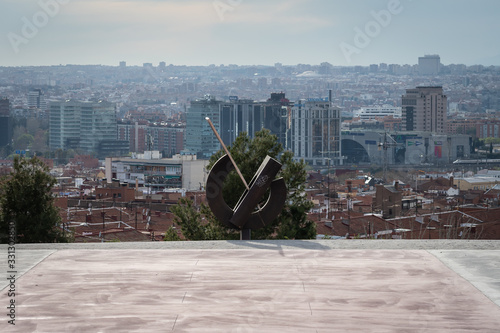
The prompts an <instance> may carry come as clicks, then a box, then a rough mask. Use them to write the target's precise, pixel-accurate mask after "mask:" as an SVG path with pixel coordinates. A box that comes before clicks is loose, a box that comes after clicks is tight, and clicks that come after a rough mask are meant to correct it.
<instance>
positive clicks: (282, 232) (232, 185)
mask: <svg viewBox="0 0 500 333" xmlns="http://www.w3.org/2000/svg"><path fill="white" fill-rule="evenodd" d="M228 149H229V151H230V153H231V155H232V157H233V159H234V160H235V163H236V164H237V165H238V167H239V169H240V170H241V173H242V174H243V177H244V178H245V180H246V181H247V183H248V182H249V181H250V180H251V179H252V177H253V175H254V174H255V172H256V171H257V170H258V168H259V166H260V164H261V163H262V161H263V160H264V158H265V157H266V155H269V156H270V157H272V158H275V159H277V160H278V161H279V162H280V163H281V164H282V169H281V171H280V173H279V174H278V176H277V177H283V179H284V180H285V183H286V186H287V190H288V195H287V200H286V203H285V205H284V207H283V209H282V211H281V214H280V215H279V216H278V217H277V218H276V219H275V220H274V221H272V222H271V223H270V224H269V225H267V226H266V227H264V228H262V229H259V230H255V231H252V239H270V238H278V239H312V238H315V237H316V226H315V224H314V222H312V221H309V220H307V213H308V212H309V210H310V209H311V208H312V207H313V203H312V202H311V201H310V200H307V198H306V197H305V192H304V191H305V187H304V186H305V185H304V184H305V182H306V177H307V175H306V170H305V163H304V162H303V161H294V160H293V153H292V152H289V151H283V147H282V145H281V144H280V143H279V142H278V139H277V137H276V136H275V135H272V134H271V133H270V131H269V130H266V129H264V130H262V131H259V132H256V133H255V137H254V138H253V139H251V138H250V137H248V135H247V134H246V133H242V134H240V135H239V136H238V137H237V138H236V140H235V141H234V143H233V145H232V146H231V147H229V148H228ZM222 155H224V152H223V151H222V150H221V151H219V152H217V153H216V154H214V155H213V156H212V157H211V159H210V162H209V165H208V167H207V168H208V169H210V168H211V167H212V166H213V165H214V163H215V162H216V161H217V160H218V159H219V158H220V157H221V156H222ZM244 190H245V185H244V184H243V182H242V181H241V179H240V178H239V176H238V175H237V173H236V172H234V171H233V172H231V173H230V174H229V175H228V177H227V178H226V180H225V182H224V186H223V197H224V200H225V201H226V203H227V204H228V205H229V206H230V207H234V206H235V205H236V203H237V202H238V200H239V198H240V196H241V194H242V193H243V192H244ZM265 200H267V198H265V197H264V198H263V200H262V203H264V201H265ZM195 210H196V208H195V207H193V206H192V203H189V201H188V200H185V199H183V201H182V202H181V204H180V205H178V206H176V207H175V208H173V209H172V212H173V213H174V214H175V215H176V216H177V223H179V224H180V226H181V228H182V232H183V234H184V236H185V237H186V238H188V239H192V240H195V239H197V240H199V239H239V233H238V232H237V231H235V230H230V229H226V228H224V227H223V226H222V224H221V223H220V222H219V221H217V219H216V218H215V217H214V216H213V214H212V213H211V212H210V210H209V209H208V207H206V206H203V205H202V207H201V209H200V212H198V211H195ZM202 217H204V218H205V219H204V222H203V225H205V227H200V226H201V224H202V222H201V220H202ZM208 226H209V227H208ZM185 231H186V232H185ZM193 231H196V233H195V235H196V236H195V237H196V238H190V236H194V234H193ZM206 231H210V232H209V235H208V234H206ZM214 237H218V238H214Z"/></svg>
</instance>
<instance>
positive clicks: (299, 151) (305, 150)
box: [290, 100, 342, 165]
mask: <svg viewBox="0 0 500 333" xmlns="http://www.w3.org/2000/svg"><path fill="white" fill-rule="evenodd" d="M290 132H291V133H290V134H291V150H292V151H293V153H294V158H296V159H304V161H306V162H307V163H309V164H312V165H340V164H342V159H341V156H342V153H341V146H340V142H341V141H340V109H339V108H337V107H334V106H332V105H331V102H329V101H314V100H301V101H299V102H297V103H295V104H294V106H293V107H292V108H291V131H290Z"/></svg>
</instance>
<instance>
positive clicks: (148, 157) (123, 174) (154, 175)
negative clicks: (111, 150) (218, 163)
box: [105, 151, 208, 191]
mask: <svg viewBox="0 0 500 333" xmlns="http://www.w3.org/2000/svg"><path fill="white" fill-rule="evenodd" d="M105 164H106V165H105V166H106V178H107V181H108V182H111V181H112V179H118V180H119V181H120V182H122V183H128V184H129V186H135V185H136V184H137V185H140V186H144V187H148V188H150V189H152V190H153V191H163V190H165V189H167V188H183V189H186V190H199V189H201V188H203V187H204V186H205V183H206V177H207V172H206V166H207V164H208V161H207V160H198V159H197V158H196V155H175V156H174V157H173V158H162V157H161V154H160V153H159V152H158V151H146V152H145V153H144V154H137V155H135V156H133V157H126V158H122V157H113V158H111V157H110V158H106V162H105Z"/></svg>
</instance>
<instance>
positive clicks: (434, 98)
mask: <svg viewBox="0 0 500 333" xmlns="http://www.w3.org/2000/svg"><path fill="white" fill-rule="evenodd" d="M401 106H402V124H401V129H402V130H403V131H421V132H431V133H438V134H443V133H445V132H446V113H447V97H446V95H444V94H443V87H441V86H435V87H417V88H415V89H406V94H405V95H403V97H402V103H401Z"/></svg>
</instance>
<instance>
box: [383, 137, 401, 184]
mask: <svg viewBox="0 0 500 333" xmlns="http://www.w3.org/2000/svg"><path fill="white" fill-rule="evenodd" d="M387 138H389V139H390V140H391V141H392V142H390V141H388V140H387ZM398 145H399V143H397V142H396V140H394V139H393V138H392V137H391V136H390V135H387V132H385V133H384V141H383V142H379V143H378V150H382V149H383V150H384V160H383V163H384V165H383V167H384V175H383V181H384V183H385V182H387V160H388V158H387V149H389V148H392V147H397V146H398Z"/></svg>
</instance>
